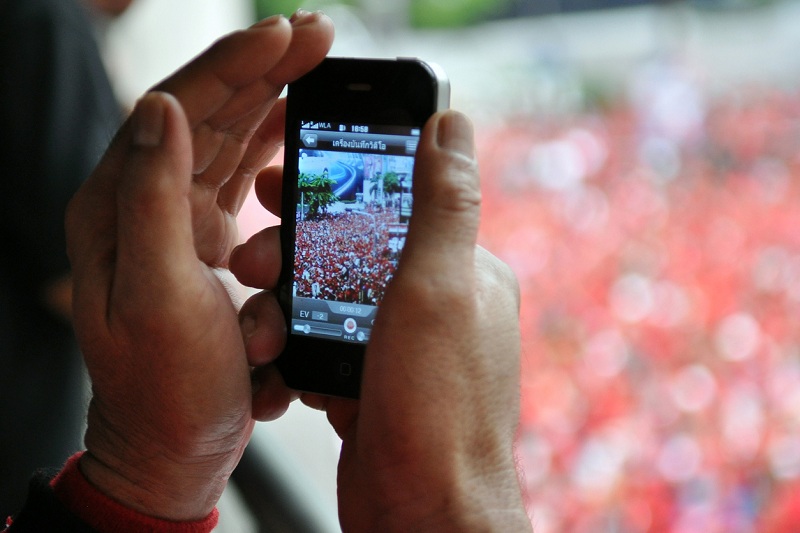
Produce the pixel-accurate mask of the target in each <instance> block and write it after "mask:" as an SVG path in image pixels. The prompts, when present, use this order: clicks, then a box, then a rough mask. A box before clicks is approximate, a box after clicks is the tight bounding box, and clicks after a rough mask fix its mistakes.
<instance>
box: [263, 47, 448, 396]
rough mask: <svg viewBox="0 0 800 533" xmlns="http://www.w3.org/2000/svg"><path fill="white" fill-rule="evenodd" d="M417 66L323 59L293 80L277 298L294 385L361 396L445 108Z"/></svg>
mask: <svg viewBox="0 0 800 533" xmlns="http://www.w3.org/2000/svg"><path fill="white" fill-rule="evenodd" d="M449 100H450V87H449V83H448V81H447V77H446V76H445V74H444V73H443V71H442V70H441V68H439V67H438V66H436V65H433V64H428V63H425V62H423V61H420V60H418V59H392V60H390V59H350V58H327V59H325V60H324V61H323V62H322V63H321V64H320V65H319V66H318V67H316V68H315V69H314V70H312V71H311V72H309V73H308V74H306V75H305V76H303V77H302V78H300V79H298V80H297V81H295V82H293V83H291V84H289V87H288V93H287V109H286V138H285V143H286V144H285V149H284V169H283V172H284V178H283V205H282V213H281V247H282V253H283V265H282V270H281V278H280V282H279V300H280V302H281V306H282V308H283V312H284V315H285V317H286V325H287V331H288V338H287V343H286V348H285V350H284V351H283V353H282V354H281V355H280V357H279V358H278V359H277V361H276V364H277V366H278V368H279V370H280V372H281V374H282V375H283V378H284V380H285V382H286V384H287V385H288V386H289V387H291V388H293V389H296V390H300V391H304V392H314V393H319V394H325V395H332V396H343V397H349V398H358V397H359V390H360V386H361V370H362V366H363V360H364V352H365V348H366V345H367V343H368V342H369V339H370V333H371V331H372V326H373V324H374V321H375V316H376V314H377V313H378V310H379V308H380V305H381V300H382V298H383V295H384V292H385V291H386V287H387V285H388V283H389V282H390V281H391V278H392V275H393V273H394V270H395V268H396V266H397V263H398V260H399V257H400V253H401V251H402V249H403V245H404V244H405V238H406V233H407V230H408V222H409V219H410V217H411V209H412V206H413V196H412V183H413V181H414V155H415V153H416V149H417V144H418V141H419V137H420V132H421V130H422V127H423V125H424V124H425V122H426V121H427V120H428V118H429V117H430V116H431V115H432V114H434V113H435V112H436V111H438V110H440V109H445V108H447V107H448V105H449Z"/></svg>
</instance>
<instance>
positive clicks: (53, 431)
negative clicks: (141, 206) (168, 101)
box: [0, 0, 130, 519]
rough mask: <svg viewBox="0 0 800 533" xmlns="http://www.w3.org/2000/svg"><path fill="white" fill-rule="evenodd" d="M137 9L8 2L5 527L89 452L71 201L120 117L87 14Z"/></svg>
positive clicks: (0, 85) (2, 130)
mask: <svg viewBox="0 0 800 533" xmlns="http://www.w3.org/2000/svg"><path fill="white" fill-rule="evenodd" d="M128 3H130V0H126V1H113V0H105V1H100V0H95V2H94V4H96V5H89V4H88V3H86V4H82V3H78V0H1V1H0V187H1V189H0V231H2V246H0V517H2V518H3V519H4V518H5V517H6V516H8V515H9V514H11V513H13V512H16V511H18V510H19V508H20V507H21V504H22V502H23V499H24V496H25V493H26V487H27V482H28V480H29V479H30V476H31V473H32V472H33V471H34V470H35V469H36V468H38V467H41V466H52V467H58V466H60V465H61V464H63V462H64V461H65V460H66V458H67V457H68V456H69V455H70V454H71V453H73V452H74V451H76V450H78V449H80V448H81V447H82V445H81V436H82V431H83V413H85V405H84V397H85V394H84V386H85V385H84V383H85V381H84V374H83V372H84V371H83V366H82V362H81V358H80V356H79V354H78V349H77V344H76V342H75V339H74V336H73V333H72V328H71V326H70V322H69V313H70V306H71V284H70V277H69V271H68V262H67V257H66V252H65V241H64V223H63V218H64V210H65V207H66V204H67V201H68V200H69V199H70V198H71V196H72V194H73V193H74V192H75V190H76V189H77V188H78V186H79V185H80V183H81V182H82V181H83V180H84V178H85V177H87V176H88V175H89V173H90V171H91V170H92V168H93V167H94V166H95V164H96V163H97V161H98V159H99V157H100V156H101V155H102V153H103V151H104V149H105V147H106V145H107V144H108V142H109V141H110V138H111V135H112V134H113V132H114V131H116V129H117V127H118V126H119V123H120V119H121V115H122V113H121V110H120V107H119V105H118V103H117V101H116V98H115V96H114V93H113V91H112V88H111V84H110V83H109V80H108V77H107V75H106V71H105V68H104V65H103V63H102V61H101V58H100V53H99V50H98V46H97V43H96V41H95V38H94V30H93V27H92V22H91V15H90V12H89V11H88V9H103V10H106V11H107V13H105V14H104V15H103V16H114V15H117V14H120V13H121V12H122V11H124V9H125V8H126V7H127V4H128Z"/></svg>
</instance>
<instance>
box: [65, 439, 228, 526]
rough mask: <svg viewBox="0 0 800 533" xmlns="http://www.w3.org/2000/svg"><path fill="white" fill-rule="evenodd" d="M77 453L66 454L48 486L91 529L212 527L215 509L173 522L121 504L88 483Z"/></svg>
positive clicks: (215, 520) (214, 524)
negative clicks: (192, 520)
mask: <svg viewBox="0 0 800 533" xmlns="http://www.w3.org/2000/svg"><path fill="white" fill-rule="evenodd" d="M81 455H83V452H80V453H76V454H75V455H73V456H72V457H70V458H69V460H68V461H67V463H66V464H65V465H64V468H63V469H62V470H61V472H60V473H59V474H58V475H57V476H56V477H55V478H54V479H53V481H51V482H50V486H51V487H52V488H53V491H54V492H55V494H56V497H57V498H58V499H59V500H60V501H61V503H63V504H64V505H65V506H66V507H67V509H69V510H70V512H72V514H74V515H75V516H77V517H78V518H79V519H80V520H82V521H83V522H85V523H86V524H87V525H88V526H90V527H92V528H93V529H96V530H97V531H100V532H108V533H142V532H151V533H209V532H210V531H211V530H212V529H214V527H216V525H217V521H218V520H219V511H217V509H216V508H215V509H214V510H213V511H211V513H210V514H209V515H208V516H207V517H205V518H204V519H202V520H198V521H194V522H173V521H170V520H163V519H160V518H154V517H152V516H147V515H144V514H142V513H139V512H137V511H134V510H133V509H129V508H127V507H125V506H124V505H122V504H121V503H119V502H116V501H114V500H113V499H111V498H110V497H108V496H106V495H105V494H103V493H102V492H100V491H99V490H98V489H97V488H95V487H94V486H93V485H92V484H91V483H89V481H88V480H87V479H86V478H85V477H84V475H83V473H82V472H81V471H80V468H78V461H79V460H80V458H81Z"/></svg>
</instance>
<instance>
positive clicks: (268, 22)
mask: <svg viewBox="0 0 800 533" xmlns="http://www.w3.org/2000/svg"><path fill="white" fill-rule="evenodd" d="M285 18H286V17H284V16H283V15H272V16H271V17H267V18H265V19H262V20H259V21H258V22H256V23H255V24H253V25H252V26H251V27H252V28H266V27H267V26H274V25H275V24H277V23H278V22H280V21H281V20H283V19H285Z"/></svg>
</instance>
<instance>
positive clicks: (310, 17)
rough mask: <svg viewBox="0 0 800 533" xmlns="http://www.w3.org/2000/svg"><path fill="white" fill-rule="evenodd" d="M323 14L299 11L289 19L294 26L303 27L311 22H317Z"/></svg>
mask: <svg viewBox="0 0 800 533" xmlns="http://www.w3.org/2000/svg"><path fill="white" fill-rule="evenodd" d="M321 14H322V13H321V12H320V11H314V12H311V11H306V10H305V9H298V10H297V11H295V12H294V15H292V18H290V19H289V22H291V23H292V26H294V27H297V26H302V25H304V24H309V23H311V22H314V21H316V20H317V19H318V18H319V17H320V15H321Z"/></svg>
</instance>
